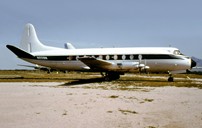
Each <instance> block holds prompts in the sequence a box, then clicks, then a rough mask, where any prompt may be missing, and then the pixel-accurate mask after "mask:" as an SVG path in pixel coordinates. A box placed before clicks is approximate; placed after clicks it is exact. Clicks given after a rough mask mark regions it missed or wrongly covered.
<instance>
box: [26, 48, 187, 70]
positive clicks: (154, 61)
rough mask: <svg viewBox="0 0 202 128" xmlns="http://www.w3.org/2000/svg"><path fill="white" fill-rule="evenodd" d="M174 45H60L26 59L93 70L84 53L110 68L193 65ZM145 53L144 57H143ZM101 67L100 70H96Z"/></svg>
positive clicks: (164, 68) (41, 63) (171, 68)
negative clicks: (83, 47)
mask: <svg viewBox="0 0 202 128" xmlns="http://www.w3.org/2000/svg"><path fill="white" fill-rule="evenodd" d="M176 51H179V50H178V49H176V48H171V47H142V48H141V47H139V48H90V49H62V48H61V49H58V48H57V49H56V50H54V49H53V50H47V51H39V52H33V53H31V54H32V55H33V56H36V58H35V59H24V60H26V61H28V62H31V63H34V64H38V65H41V66H46V67H50V68H53V69H60V70H69V71H72V70H76V71H84V70H90V67H88V66H87V65H86V64H84V63H83V62H82V61H80V60H79V59H78V58H80V57H86V56H89V57H94V58H98V59H101V60H105V61H108V62H111V63H112V65H111V66H109V67H105V69H107V70H108V71H117V72H137V71H139V70H138V69H139V65H140V64H143V65H146V66H148V67H149V69H148V71H149V72H168V71H178V70H185V69H190V68H191V58H189V57H186V56H184V55H181V54H179V53H178V52H177V53H176ZM140 56H141V59H140ZM94 71H100V70H94Z"/></svg>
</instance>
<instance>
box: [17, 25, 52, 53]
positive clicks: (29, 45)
mask: <svg viewBox="0 0 202 128" xmlns="http://www.w3.org/2000/svg"><path fill="white" fill-rule="evenodd" d="M20 48H22V49H23V50H25V51H26V52H29V53H31V52H38V51H45V50H50V49H51V47H49V46H45V45H43V44H42V43H41V42H40V41H39V39H38V37H37V34H36V31H35V28H34V26H33V25H32V24H30V23H28V24H26V25H25V28H24V32H23V35H22V39H21V42H20Z"/></svg>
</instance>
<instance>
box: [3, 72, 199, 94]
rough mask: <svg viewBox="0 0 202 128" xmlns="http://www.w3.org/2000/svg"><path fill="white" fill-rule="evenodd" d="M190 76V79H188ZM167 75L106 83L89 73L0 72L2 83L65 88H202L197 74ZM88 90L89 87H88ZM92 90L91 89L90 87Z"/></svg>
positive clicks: (132, 77) (129, 76)
mask: <svg viewBox="0 0 202 128" xmlns="http://www.w3.org/2000/svg"><path fill="white" fill-rule="evenodd" d="M187 76H188V77H187ZM167 77H168V75H167V74H150V75H145V74H141V75H139V74H126V75H123V76H121V78H120V79H119V80H115V81H111V82H105V81H104V80H103V79H102V78H101V75H100V74H99V73H87V72H84V73H83V72H68V73H62V72H53V73H50V74H47V73H46V72H43V71H37V70H28V71H20V70H19V71H18V70H17V71H14V70H0V82H64V83H65V84H64V85H63V86H73V85H80V84H86V83H99V84H104V85H106V86H105V87H103V86H102V88H103V89H105V88H108V87H109V86H110V88H112V89H113V88H116V89H119V90H133V89H136V90H137V89H138V87H142V86H149V87H161V86H176V87H197V88H202V75H196V74H188V75H187V74H177V75H174V77H175V82H167ZM107 85H108V86H107ZM86 88H87V87H86ZM89 88H91V87H89Z"/></svg>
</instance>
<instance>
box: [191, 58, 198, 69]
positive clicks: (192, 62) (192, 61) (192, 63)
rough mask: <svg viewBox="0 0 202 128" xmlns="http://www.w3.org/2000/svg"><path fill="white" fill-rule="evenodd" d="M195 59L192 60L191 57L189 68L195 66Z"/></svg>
mask: <svg viewBox="0 0 202 128" xmlns="http://www.w3.org/2000/svg"><path fill="white" fill-rule="evenodd" d="M196 64H197V63H196V61H194V60H193V59H191V68H193V67H196Z"/></svg>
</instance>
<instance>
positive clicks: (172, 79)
mask: <svg viewBox="0 0 202 128" xmlns="http://www.w3.org/2000/svg"><path fill="white" fill-rule="evenodd" d="M168 73H169V76H168V82H174V77H173V75H172V73H170V72H168Z"/></svg>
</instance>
